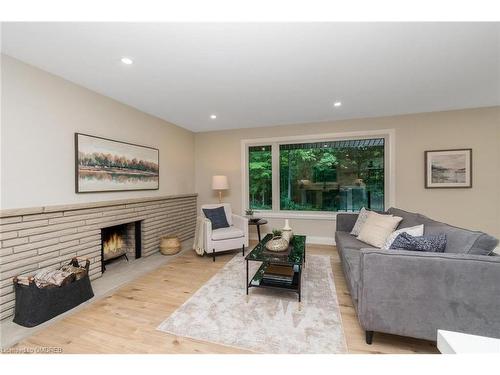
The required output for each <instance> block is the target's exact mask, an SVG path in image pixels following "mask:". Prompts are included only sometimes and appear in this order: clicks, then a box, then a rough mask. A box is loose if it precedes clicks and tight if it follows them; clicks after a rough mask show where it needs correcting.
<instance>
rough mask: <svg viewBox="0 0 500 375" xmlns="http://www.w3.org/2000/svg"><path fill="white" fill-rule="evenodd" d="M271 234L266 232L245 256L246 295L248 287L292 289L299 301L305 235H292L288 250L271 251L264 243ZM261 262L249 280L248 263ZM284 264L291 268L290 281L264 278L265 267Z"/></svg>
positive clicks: (304, 253) (304, 255)
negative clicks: (291, 276) (291, 275)
mask: <svg viewBox="0 0 500 375" xmlns="http://www.w3.org/2000/svg"><path fill="white" fill-rule="evenodd" d="M272 237H273V236H272V234H267V235H266V236H265V237H264V238H263V239H262V241H260V242H259V243H258V244H257V246H255V247H254V249H253V250H252V251H251V252H250V253H249V254H248V255H247V256H246V257H245V261H246V275H247V277H246V289H247V295H248V290H249V289H250V288H269V289H281V290H287V291H293V292H295V293H297V294H298V295H299V302H300V301H301V283H302V282H301V279H302V269H303V267H304V263H305V261H306V236H301V235H294V236H293V238H292V240H291V241H290V252H283V254H280V253H278V252H276V253H273V252H271V251H269V250H267V249H266V246H265V245H266V243H267V241H269V240H270V239H271V238H272ZM249 262H261V263H262V264H261V266H260V267H259V269H258V270H257V272H256V273H255V274H254V275H253V276H252V278H251V279H250V280H249V279H248V277H249V275H248V263H249ZM271 265H276V266H285V267H291V268H292V269H293V271H294V272H293V279H292V283H291V284H290V283H285V282H283V283H280V282H276V281H273V282H267V281H266V280H264V278H263V277H264V273H265V272H266V269H267V268H268V267H269V266H271Z"/></svg>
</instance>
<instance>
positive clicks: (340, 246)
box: [335, 232, 375, 253]
mask: <svg viewBox="0 0 500 375" xmlns="http://www.w3.org/2000/svg"><path fill="white" fill-rule="evenodd" d="M335 243H336V245H337V250H338V251H339V253H340V252H342V251H343V250H344V249H356V250H360V249H367V248H368V249H375V248H374V247H373V246H370V245H368V244H367V243H364V242H362V241H360V240H358V239H357V238H356V237H354V236H353V235H352V234H350V233H348V232H335Z"/></svg>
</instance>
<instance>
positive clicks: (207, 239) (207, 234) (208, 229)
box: [203, 217, 212, 251]
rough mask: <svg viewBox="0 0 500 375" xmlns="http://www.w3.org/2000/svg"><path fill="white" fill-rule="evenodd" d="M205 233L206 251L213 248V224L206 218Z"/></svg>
mask: <svg viewBox="0 0 500 375" xmlns="http://www.w3.org/2000/svg"><path fill="white" fill-rule="evenodd" d="M203 232H204V234H205V237H204V239H203V245H204V248H205V251H208V249H211V248H212V222H211V221H210V220H209V219H207V218H206V217H205V218H203Z"/></svg>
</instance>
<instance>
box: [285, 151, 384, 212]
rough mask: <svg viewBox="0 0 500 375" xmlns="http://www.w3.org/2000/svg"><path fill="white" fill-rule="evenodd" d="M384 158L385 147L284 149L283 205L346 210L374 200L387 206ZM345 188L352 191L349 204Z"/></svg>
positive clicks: (377, 205)
mask: <svg viewBox="0 0 500 375" xmlns="http://www.w3.org/2000/svg"><path fill="white" fill-rule="evenodd" d="M383 160H384V147H383V146H375V147H359V148H355V147H352V148H328V147H327V148H304V149H292V150H286V149H285V150H280V207H281V209H282V210H301V211H343V210H345V209H346V208H347V207H350V208H351V209H353V210H359V209H360V208H361V207H363V206H368V203H370V204H371V207H372V208H374V209H383V195H384V170H383ZM357 185H359V188H356V186H357ZM345 187H350V188H351V190H352V193H351V196H352V199H351V202H349V204H348V203H347V201H346V200H348V195H347V193H346V189H345ZM352 187H354V189H352ZM368 194H369V195H370V198H371V199H370V202H368Z"/></svg>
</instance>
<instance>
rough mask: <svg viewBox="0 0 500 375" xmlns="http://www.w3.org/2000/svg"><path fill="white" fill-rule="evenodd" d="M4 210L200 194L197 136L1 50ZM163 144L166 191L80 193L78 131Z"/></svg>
mask: <svg viewBox="0 0 500 375" xmlns="http://www.w3.org/2000/svg"><path fill="white" fill-rule="evenodd" d="M1 71H2V82H1V88H2V97H1V101H2V102H1V111H2V112H1V156H2V160H1V162H2V163H1V185H2V192H1V208H2V209H5V208H21V207H35V206H42V205H52V204H66V203H77V202H93V201H103V200H112V199H124V198H137V197H150V196H160V195H169V194H183V193H193V192H194V134H193V133H192V132H190V131H187V130H185V129H183V128H180V127H178V126H175V125H173V124H170V123H167V122H165V121H163V120H161V119H158V118H156V117H153V116H150V115H147V114H145V113H143V112H140V111H138V110H136V109H134V108H132V107H129V106H127V105H124V104H121V103H119V102H117V101H114V100H112V99H110V98H108V97H105V96H102V95H100V94H97V93H95V92H93V91H90V90H87V89H85V88H83V87H81V86H78V85H75V84H73V83H71V82H68V81H66V80H64V79H62V78H59V77H57V76H54V75H51V74H49V73H47V72H45V71H42V70H40V69H37V68H35V67H33V66H30V65H27V64H25V63H23V62H21V61H19V60H16V59H13V58H11V57H8V56H5V55H2V57H1ZM75 132H80V133H87V134H91V135H97V136H102V137H106V138H111V139H116V140H121V141H127V142H132V143H136V144H142V145H146V146H151V147H155V148H158V149H159V150H160V189H159V190H148V191H136V192H114V193H90V194H76V193H75V175H74V173H75V160H74V157H75V156H74V133H75Z"/></svg>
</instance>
